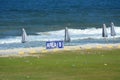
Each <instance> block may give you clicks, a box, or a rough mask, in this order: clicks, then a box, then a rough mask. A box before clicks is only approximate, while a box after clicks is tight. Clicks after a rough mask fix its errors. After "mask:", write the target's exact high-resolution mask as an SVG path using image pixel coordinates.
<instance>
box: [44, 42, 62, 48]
mask: <svg viewBox="0 0 120 80" xmlns="http://www.w3.org/2000/svg"><path fill="white" fill-rule="evenodd" d="M54 48H64V41H47V42H46V49H54Z"/></svg>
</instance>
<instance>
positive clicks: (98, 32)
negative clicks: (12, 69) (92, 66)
mask: <svg viewBox="0 0 120 80" xmlns="http://www.w3.org/2000/svg"><path fill="white" fill-rule="evenodd" d="M119 5H120V0H0V49H13V48H28V47H45V44H46V41H57V40H64V32H65V31H64V29H65V27H68V29H69V30H68V31H69V34H70V37H71V42H70V43H65V45H68V46H72V45H84V44H116V43H120V22H119V21H120V6H119ZM111 22H114V24H115V31H116V33H117V35H116V36H115V38H114V39H113V37H112V36H110V23H111ZM103 23H105V24H106V25H107V31H108V38H107V41H105V39H104V38H102V24H103ZM22 28H25V30H26V32H27V35H28V42H27V43H21V34H22Z"/></svg>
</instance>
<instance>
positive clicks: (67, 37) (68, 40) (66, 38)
mask: <svg viewBox="0 0 120 80" xmlns="http://www.w3.org/2000/svg"><path fill="white" fill-rule="evenodd" d="M64 41H65V42H70V41H71V39H70V35H69V32H68V28H67V27H66V28H65V39H64Z"/></svg>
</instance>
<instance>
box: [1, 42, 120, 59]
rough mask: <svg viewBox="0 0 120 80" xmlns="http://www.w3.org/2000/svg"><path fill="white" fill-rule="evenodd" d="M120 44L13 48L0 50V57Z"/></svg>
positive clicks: (112, 46)
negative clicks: (59, 47)
mask: <svg viewBox="0 0 120 80" xmlns="http://www.w3.org/2000/svg"><path fill="white" fill-rule="evenodd" d="M119 48H120V44H104V45H103V44H96V45H95V44H93V45H90V44H86V45H79V46H64V48H62V49H58V48H55V49H46V48H45V47H35V48H32V47H31V48H15V49H7V50H0V57H8V56H30V54H34V53H46V52H57V51H66V50H68V51H71V50H86V49H119Z"/></svg>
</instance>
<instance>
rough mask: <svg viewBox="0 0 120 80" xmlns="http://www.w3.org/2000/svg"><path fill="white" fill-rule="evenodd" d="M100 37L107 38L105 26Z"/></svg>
mask: <svg viewBox="0 0 120 80" xmlns="http://www.w3.org/2000/svg"><path fill="white" fill-rule="evenodd" d="M102 37H108V33H107V29H106V25H105V24H103V28H102Z"/></svg>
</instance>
